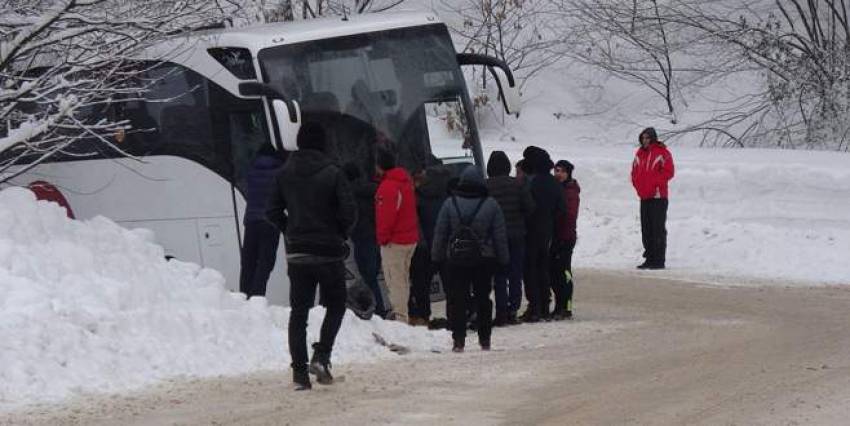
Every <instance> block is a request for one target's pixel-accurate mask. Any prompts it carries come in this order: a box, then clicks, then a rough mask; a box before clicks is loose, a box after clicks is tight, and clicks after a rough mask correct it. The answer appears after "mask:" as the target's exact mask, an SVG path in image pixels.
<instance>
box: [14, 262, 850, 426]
mask: <svg viewBox="0 0 850 426" xmlns="http://www.w3.org/2000/svg"><path fill="white" fill-rule="evenodd" d="M578 279H579V281H578V289H577V295H578V296H577V297H578V300H577V310H576V313H577V320H576V321H573V322H561V323H548V324H536V325H522V326H518V327H511V328H508V329H497V330H496V331H495V333H494V336H493V347H494V349H495V350H494V351H493V352H490V353H483V352H480V351H478V350H477V345H475V344H474V340H473V339H474V336H471V337H470V338H469V340H468V343H467V348H468V349H467V353H464V354H452V353H443V354H434V355H414V356H411V357H399V358H398V359H397V360H389V361H381V362H377V363H372V364H359V363H351V364H346V365H343V366H340V367H338V368H337V374H341V375H345V376H346V380H345V382H343V383H338V384H336V385H334V386H331V387H320V386H318V385H316V387H315V388H314V390H313V391H312V392H307V393H296V392H293V391H292V390H291V389H290V387H289V376H288V375H284V374H281V373H279V372H275V373H257V374H252V375H248V376H242V377H236V378H226V379H210V380H189V381H171V382H168V383H166V384H163V385H161V386H159V387H156V388H153V389H150V390H148V391H144V392H140V393H134V394H128V395H122V396H100V397H90V398H84V399H78V400H75V401H71V402H68V403H66V404H65V405H59V406H49V405H44V406H36V407H31V408H29V409H27V410H26V411H22V412H16V413H11V414H8V413H7V414H5V415H0V424H240V425H249V424H328V425H339V424H414V425H431V424H463V425H474V424H482V425H484V424H488V425H489V424H552V425H563V424H842V423H844V424H846V423H845V422H846V419H847V418H850V358H848V353H850V327H848V325H850V324H848V321H847V318H848V312H847V309H848V306H850V288H848V287H820V288H778V287H765V288H752V287H737V288H723V287H717V286H703V285H699V284H694V283H687V282H680V281H674V280H669V279H665V272H648V273H637V272H635V273H610V272H602V271H592V270H583V271H579V272H578ZM445 343H446V345H445V349H447V348H448V345H449V342H445Z"/></svg>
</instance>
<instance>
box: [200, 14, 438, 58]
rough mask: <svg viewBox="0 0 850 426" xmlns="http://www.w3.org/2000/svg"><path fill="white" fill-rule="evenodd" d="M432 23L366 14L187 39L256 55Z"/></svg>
mask: <svg viewBox="0 0 850 426" xmlns="http://www.w3.org/2000/svg"><path fill="white" fill-rule="evenodd" d="M436 23H440V20H439V19H438V18H437V16H436V15H435V14H433V13H424V12H392V13H368V14H361V15H351V16H349V17H348V19H343V18H342V17H339V16H336V17H329V18H318V19H310V20H304V21H295V22H275V23H270V24H260V25H252V26H247V27H242V28H228V29H219V30H206V31H203V32H198V33H193V34H191V35H188V36H187V37H188V38H190V39H200V40H204V41H205V42H206V43H208V46H209V47H241V48H247V49H249V50H250V51H251V52H252V53H254V54H256V53H257V52H259V51H260V50H261V49H264V48H267V47H272V46H280V45H284V44H292V43H299V42H303V41H310V40H320V39H326V38H332V37H340V36H346V35H352V34H360V33H368V32H374V31H383V30H390V29H395V28H404V27H413V26H420V25H429V24H436Z"/></svg>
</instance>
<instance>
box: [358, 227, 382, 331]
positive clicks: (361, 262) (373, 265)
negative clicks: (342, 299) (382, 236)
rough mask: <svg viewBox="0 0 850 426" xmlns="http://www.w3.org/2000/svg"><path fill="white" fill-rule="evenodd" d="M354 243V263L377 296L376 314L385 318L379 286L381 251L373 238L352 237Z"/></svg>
mask: <svg viewBox="0 0 850 426" xmlns="http://www.w3.org/2000/svg"><path fill="white" fill-rule="evenodd" d="M351 241H352V243H354V263H356V264H357V270H358V271H359V272H360V277H361V278H363V282H364V283H366V285H367V286H368V287H369V289H371V290H372V294H373V295H374V296H375V313H377V314H378V315H380V316H382V317H383V316H384V315H385V314H386V313H387V308H386V305H384V297H383V295H382V294H381V287H380V285H378V271H379V270H380V269H381V249H380V248H379V247H378V243H377V241H375V237H374V235H373V236H365V237H363V236H352V237H351Z"/></svg>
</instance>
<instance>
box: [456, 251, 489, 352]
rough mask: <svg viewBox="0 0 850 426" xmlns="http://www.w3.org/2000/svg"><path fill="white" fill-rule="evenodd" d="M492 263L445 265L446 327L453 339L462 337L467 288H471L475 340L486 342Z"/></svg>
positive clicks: (464, 325)
mask: <svg viewBox="0 0 850 426" xmlns="http://www.w3.org/2000/svg"><path fill="white" fill-rule="evenodd" d="M494 269H495V267H494V265H493V264H492V263H489V262H488V263H485V264H483V265H477V266H455V265H452V266H449V267H448V274H447V275H448V278H449V285H447V286H446V292H447V295H446V296H447V300H446V306H447V307H448V309H451V314H450V315H449V327H450V328H451V330H452V339H454V341H455V342H458V341H460V342H463V341H464V340H466V311H467V305H468V304H469V299H468V297H469V290H470V288H471V289H472V294H473V298H474V300H475V306H476V308H477V321H478V322H477V326H478V327H477V328H478V342H479V343H487V344H489V343H490V333H491V330H492V329H493V303H492V302H490V290H491V289H492V288H493V287H492V280H493V270H494Z"/></svg>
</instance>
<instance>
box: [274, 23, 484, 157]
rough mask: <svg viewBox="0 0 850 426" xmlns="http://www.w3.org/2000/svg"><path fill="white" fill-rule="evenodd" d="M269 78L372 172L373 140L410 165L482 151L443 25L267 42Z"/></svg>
mask: <svg viewBox="0 0 850 426" xmlns="http://www.w3.org/2000/svg"><path fill="white" fill-rule="evenodd" d="M258 59H259V63H260V67H261V71H262V74H263V79H264V80H265V82H266V83H269V84H271V85H273V86H275V87H276V88H277V89H278V90H280V91H281V92H282V93H283V94H284V95H286V96H288V97H290V98H291V99H295V100H297V101H298V102H299V105H300V106H301V111H302V120H303V122H309V121H315V122H319V123H320V124H321V125H323V126H324V127H325V129H326V131H327V132H328V139H329V142H330V146H331V148H330V149H329V151H330V152H331V153H332V154H333V155H334V156H335V157H336V158H337V160H339V161H340V162H348V161H354V162H355V163H356V164H358V165H359V166H361V167H362V168H363V169H364V171H365V172H367V173H370V172H371V170H372V166H371V164H373V163H372V161H373V152H374V145H375V144H378V145H391V146H392V147H393V148H394V150H395V151H396V152H397V155H398V157H399V163H400V164H401V165H402V166H404V167H405V168H408V169H409V170H418V169H420V168H425V167H428V166H430V165H432V164H434V163H435V162H437V160H438V159H439V160H440V162H465V163H471V162H473V160H472V159H473V157H474V154H475V152H476V150H480V148H479V147H478V142H477V133H476V132H475V131H474V130H473V129H472V126H471V125H470V121H471V120H472V118H471V116H469V115H468V114H467V111H466V108H467V105H468V104H467V102H468V99H467V98H465V96H464V94H465V90H466V89H465V88H466V86H465V83H464V80H463V75H462V73H461V72H460V69H459V67H458V64H457V60H456V58H455V50H454V47H453V46H452V42H451V39H450V37H449V34H448V31H447V30H446V27H445V25H442V24H435V25H429V26H423V27H414V28H404V29H398V30H390V31H380V32H373V33H366V34H358V35H354V36H346V37H338V38H332V39H325V40H315V41H310V42H304V43H298V44H292V45H286V46H280V47H274V48H268V49H264V50H262V51H260V53H259V55H258Z"/></svg>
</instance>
